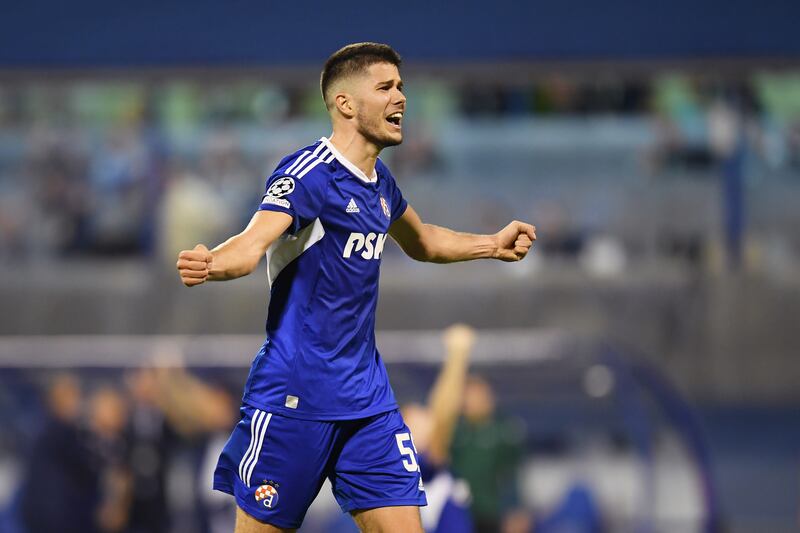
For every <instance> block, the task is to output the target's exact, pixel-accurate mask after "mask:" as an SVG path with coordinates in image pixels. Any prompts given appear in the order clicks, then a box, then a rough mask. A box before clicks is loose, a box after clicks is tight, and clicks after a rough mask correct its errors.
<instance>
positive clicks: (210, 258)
mask: <svg viewBox="0 0 800 533" xmlns="http://www.w3.org/2000/svg"><path fill="white" fill-rule="evenodd" d="M291 223H292V217H291V216H290V215H287V214H286V213H281V212H277V211H258V212H257V213H256V214H255V215H253V218H252V219H250V223H249V224H248V225H247V227H246V228H245V229H244V231H242V232H241V233H239V234H238V235H234V236H233V237H231V238H230V239H228V240H227V241H225V242H223V243H222V244H220V245H219V246H217V247H216V248H214V249H213V250H209V249H208V248H206V247H205V245H203V244H198V245H197V246H195V247H194V249H193V250H183V251H182V252H181V253H179V254H178V262H177V264H176V267H177V268H178V274H180V277H181V281H182V282H183V284H184V285H186V286H187V287H194V286H195V285H199V284H201V283H203V282H204V281H226V280H229V279H235V278H240V277H242V276H246V275H247V274H249V273H251V272H252V271H253V270H255V269H256V267H257V266H258V262H259V261H261V258H262V257H263V256H264V253H265V252H266V251H267V248H268V247H269V245H270V244H272V243H273V242H274V241H275V239H277V238H278V237H280V236H281V235H282V234H283V232H284V231H286V229H287V228H288V227H289V225H290V224H291Z"/></svg>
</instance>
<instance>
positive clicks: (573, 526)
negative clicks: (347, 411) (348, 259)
mask: <svg viewBox="0 0 800 533" xmlns="http://www.w3.org/2000/svg"><path fill="white" fill-rule="evenodd" d="M475 342H476V334H475V332H474V331H473V330H472V329H471V328H469V327H467V326H463V325H457V326H453V327H451V328H449V329H447V330H446V331H445V332H444V335H443V348H444V350H443V351H444V356H443V358H442V365H441V367H439V368H438V370H437V372H436V375H435V378H434V381H433V384H432V386H431V387H430V390H429V391H428V393H427V394H426V397H425V399H423V400H417V401H409V402H406V403H404V404H403V405H402V411H403V416H404V419H405V420H406V423H407V424H408V425H409V428H410V429H411V431H412V434H413V436H414V446H415V448H416V450H417V452H418V457H419V466H420V468H421V473H422V478H423V480H424V483H425V487H426V495H427V498H428V502H429V505H428V506H427V507H425V508H423V509H422V519H423V524H424V526H425V529H426V531H428V532H430V533H433V532H437V531H438V532H439V533H446V532H452V531H458V532H460V533H469V532H475V533H499V532H503V533H532V532H534V531H535V532H537V533H547V532H557V531H565V529H564V528H570V529H568V530H569V531H582V532H587V533H589V532H600V531H604V530H606V526H607V524H606V523H605V522H604V518H603V517H602V514H601V512H600V506H599V503H598V501H597V497H596V495H595V494H593V492H592V490H591V489H590V488H588V486H586V485H584V484H581V483H578V484H574V485H572V486H571V487H570V488H569V489H568V490H567V491H566V492H565V493H564V496H563V498H561V499H558V500H557V501H554V502H552V503H551V504H549V505H548V506H547V507H544V508H540V509H536V512H535V513H534V512H533V511H532V509H531V507H530V505H529V503H527V504H526V502H525V501H524V498H523V497H522V496H521V494H520V490H521V487H522V486H523V483H522V481H523V480H522V478H521V476H522V475H523V468H522V465H523V461H524V460H525V457H526V454H527V446H526V439H527V437H526V429H525V425H524V422H522V420H521V419H519V418H517V417H515V416H512V415H510V414H509V413H504V412H503V411H501V410H498V409H497V404H496V399H495V393H494V390H493V386H492V385H491V384H490V382H489V381H488V380H487V379H486V378H485V377H483V376H481V375H480V374H476V373H472V372H471V370H470V359H471V353H472V351H473V347H474V345H475ZM176 354H177V351H176V350H175V349H174V348H169V349H165V350H159V351H158V353H156V357H155V358H154V359H153V364H152V365H150V366H146V367H141V368H132V369H128V370H126V371H124V372H122V373H121V374H119V375H118V377H116V378H110V377H109V376H107V375H105V376H92V375H91V373H90V372H85V371H84V372H80V373H77V372H68V371H58V372H53V373H49V374H48V375H47V377H46V378H44V379H43V381H42V384H41V391H42V392H41V409H40V412H39V414H37V409H36V407H35V406H32V407H31V408H29V410H28V411H27V412H26V414H25V418H26V423H27V424H30V423H31V421H34V424H33V425H34V427H35V430H33V431H31V433H30V435H29V436H28V437H27V438H25V437H23V436H17V437H16V438H15V439H14V440H16V441H17V446H18V447H20V450H19V451H18V453H17V455H18V457H19V460H20V462H21V467H20V475H19V479H18V481H17V482H15V483H13V484H11V486H12V493H11V497H10V498H9V500H8V501H7V502H6V503H5V504H4V505H0V529H2V531H4V532H7V533H40V532H41V533H44V532H47V533H51V532H53V531H59V532H63V533H159V532H163V533H170V532H171V533H182V532H189V531H191V532H196V533H222V532H229V531H230V530H231V526H232V523H233V517H234V512H235V508H234V503H233V500H232V498H229V497H228V496H227V495H223V494H221V493H214V492H213V491H211V490H210V477H211V472H212V471H213V468H214V466H215V462H216V458H217V456H218V454H219V451H220V450H221V447H222V445H223V444H224V442H225V440H226V439H227V436H228V434H229V432H230V430H231V428H232V427H233V425H234V424H235V421H236V408H237V407H238V402H237V401H236V400H235V398H236V397H237V392H238V391H237V392H234V391H235V389H236V387H235V386H231V384H229V383H226V379H221V378H220V376H221V375H224V374H225V372H221V371H219V372H205V373H201V372H198V371H189V370H187V369H185V368H183V366H182V364H181V358H180V356H179V355H176ZM11 425H12V424H9V426H11ZM6 444H8V443H6ZM4 482H5V483H8V480H5V481H4ZM326 501H327V504H326ZM3 507H5V508H3ZM302 531H306V532H308V533H314V532H319V533H322V532H325V533H337V532H338V533H348V532H353V531H355V525H354V523H353V522H352V520H351V519H350V517H349V516H347V515H344V514H342V513H341V512H340V511H339V510H338V508H337V507H335V504H333V499H332V496H331V494H329V491H327V490H326V488H323V490H322V493H321V496H320V498H319V499H318V501H317V502H316V503H315V504H314V506H312V508H311V510H310V512H309V516H308V518H307V521H306V524H305V525H304V526H303V529H302Z"/></svg>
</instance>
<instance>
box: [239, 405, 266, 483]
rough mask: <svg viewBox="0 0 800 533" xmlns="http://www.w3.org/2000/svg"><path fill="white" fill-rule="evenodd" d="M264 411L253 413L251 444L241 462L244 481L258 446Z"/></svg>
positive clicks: (240, 473) (240, 471)
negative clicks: (246, 469)
mask: <svg viewBox="0 0 800 533" xmlns="http://www.w3.org/2000/svg"><path fill="white" fill-rule="evenodd" d="M263 415H264V412H263V411H259V410H258V409H256V410H255V412H254V413H253V418H251V419H250V445H249V446H248V447H247V451H246V452H245V453H244V455H243V456H242V460H241V462H239V479H241V480H242V481H244V480H245V479H244V472H245V468H246V467H247V465H249V463H250V460H251V458H252V455H253V450H254V449H255V447H256V438H255V437H256V435H258V431H259V429H260V428H261V420H262V419H263V418H264V417H263Z"/></svg>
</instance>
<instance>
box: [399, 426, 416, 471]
mask: <svg viewBox="0 0 800 533" xmlns="http://www.w3.org/2000/svg"><path fill="white" fill-rule="evenodd" d="M394 438H395V439H397V447H398V448H399V449H400V454H401V455H404V456H408V460H406V459H403V466H404V467H406V470H408V471H409V472H418V471H419V465H418V464H417V456H416V455H415V452H416V448H415V447H414V441H413V440H411V435H409V434H408V433H398V434H397V435H395V436H394ZM406 442H410V443H411V446H412V447H411V448H409V447H408V446H406V444H405V443H406Z"/></svg>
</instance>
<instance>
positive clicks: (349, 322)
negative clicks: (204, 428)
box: [244, 137, 407, 420]
mask: <svg viewBox="0 0 800 533" xmlns="http://www.w3.org/2000/svg"><path fill="white" fill-rule="evenodd" d="M375 173H376V177H377V179H374V180H372V181H368V179H366V176H364V175H363V173H360V171H359V170H358V169H357V168H356V167H354V166H353V165H352V163H350V162H349V161H347V160H346V159H345V158H344V157H343V156H342V155H341V154H339V153H338V151H337V150H336V149H335V148H334V147H333V145H332V144H331V143H330V141H329V140H328V139H326V138H324V137H323V138H322V139H320V140H319V141H317V142H316V143H314V144H313V145H311V146H308V147H306V148H303V149H301V150H298V151H297V152H295V153H294V154H292V155H290V156H288V157H285V158H284V159H283V160H282V161H281V162H280V163H279V164H278V167H277V168H276V169H275V171H274V172H273V173H272V175H270V177H269V178H268V179H267V184H266V194H265V195H264V197H263V198H262V200H261V205H260V207H259V209H260V210H267V211H279V212H282V213H286V214H288V215H290V216H291V217H292V223H291V225H290V227H289V229H288V231H287V232H286V234H284V235H283V236H282V237H281V238H280V239H279V240H278V241H276V242H275V243H273V244H272V245H271V246H270V247H269V249H268V250H267V277H268V281H269V284H270V303H269V311H268V315H267V340H266V342H265V343H264V346H263V347H262V349H261V350H260V351H259V353H258V355H257V356H256V358H255V360H254V361H253V366H252V368H251V370H250V375H249V377H248V380H247V384H246V386H245V395H244V401H245V402H247V403H249V404H252V405H254V406H256V407H260V408H262V409H265V410H270V411H275V412H279V413H281V414H284V415H286V416H291V417H295V418H303V419H308V420H346V419H355V418H363V417H367V416H371V415H373V414H377V413H381V412H384V411H388V410H391V409H395V408H396V407H397V403H396V401H395V398H394V393H393V392H392V389H391V386H390V384H389V379H388V377H387V374H386V368H385V367H384V364H383V361H382V360H381V357H380V354H379V353H378V349H377V347H376V345H375V308H376V305H377V302H378V277H379V272H380V262H381V255H382V253H383V248H384V245H385V243H386V239H387V236H388V233H389V227H390V226H391V224H392V223H393V222H394V221H395V220H396V219H397V218H399V217H400V216H402V214H403V212H404V211H405V209H406V206H407V204H406V201H405V200H404V199H403V196H402V194H401V193H400V190H399V189H398V188H397V185H396V184H395V180H394V177H393V176H392V175H391V173H390V172H389V170H388V169H387V168H386V166H385V165H384V164H383V163H382V162H381V161H380V160H378V161H377V162H376V166H375ZM359 174H360V176H359Z"/></svg>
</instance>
